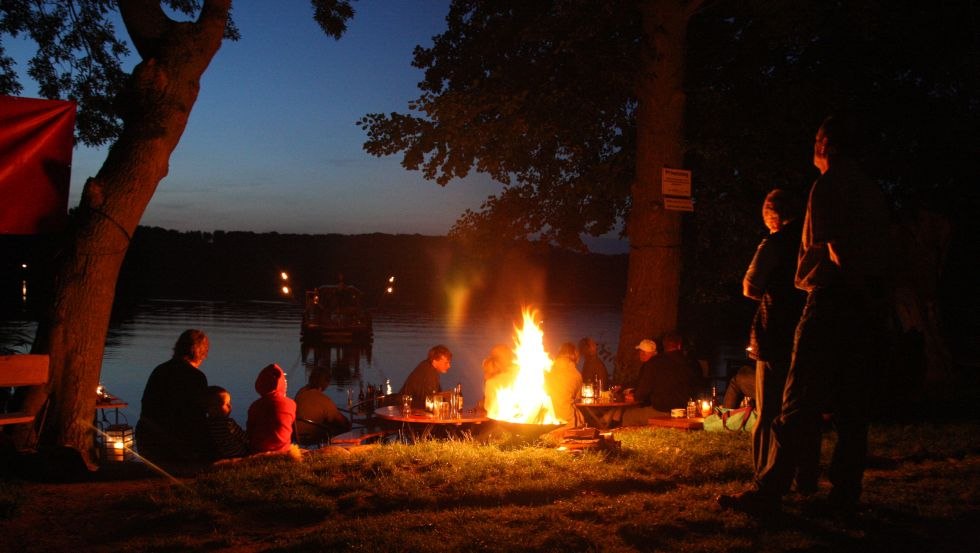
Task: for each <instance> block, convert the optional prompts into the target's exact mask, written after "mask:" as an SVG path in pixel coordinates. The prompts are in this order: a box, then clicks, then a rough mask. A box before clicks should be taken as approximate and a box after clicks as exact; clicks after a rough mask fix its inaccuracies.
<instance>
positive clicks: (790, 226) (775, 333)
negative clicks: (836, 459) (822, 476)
mask: <svg viewBox="0 0 980 553" xmlns="http://www.w3.org/2000/svg"><path fill="white" fill-rule="evenodd" d="M762 221H763V223H765V225H766V228H768V229H769V236H767V237H765V238H763V239H762V242H760V243H759V247H758V248H757V249H756V251H755V257H753V258H752V262H751V263H750V264H749V268H748V270H747V271H746V273H745V278H744V279H743V280H742V292H743V294H744V295H745V297H747V298H752V299H754V300H757V301H758V302H759V306H758V308H757V309H756V311H755V318H753V320H752V328H751V330H750V332H749V346H748V348H746V350H747V351H748V355H749V357H751V358H752V359H754V360H755V375H754V376H755V391H754V393H753V394H752V395H753V397H754V398H755V405H756V410H757V411H758V414H759V419H758V421H757V422H756V425H755V428H753V429H752V460H753V462H754V467H755V474H756V476H757V477H758V476H759V475H761V473H762V469H764V468H765V466H766V464H767V462H768V459H769V448H770V447H771V444H772V422H773V421H774V420H775V419H776V417H778V416H779V413H780V411H781V408H782V403H783V388H784V386H785V385H786V374H787V373H788V372H789V365H790V359H791V358H792V353H793V331H794V330H795V329H796V324H797V323H798V322H799V320H800V312H801V311H803V300H804V297H805V296H804V294H803V293H802V292H801V291H800V290H798V289H796V287H795V286H794V280H795V275H796V255H797V251H798V250H799V248H800V236H801V233H802V231H803V221H802V220H801V219H800V205H799V202H798V201H797V199H796V197H795V196H794V195H793V194H791V193H789V192H787V191H785V190H780V189H778V188H777V189H775V190H773V191H772V192H770V193H769V194H768V195H767V196H766V199H765V201H764V202H763V204H762ZM725 397H726V399H727V398H728V393H727V391H726V393H725ZM817 445H818V446H819V442H817ZM817 453H818V454H819V451H818V452H817ZM813 469H815V467H811V468H810V469H809V470H808V471H804V474H801V475H800V476H799V477H798V478H797V483H796V484H797V486H796V487H797V490H798V491H802V492H804V493H812V492H813V491H816V485H817V482H816V478H817V475H816V473H815V470H813Z"/></svg>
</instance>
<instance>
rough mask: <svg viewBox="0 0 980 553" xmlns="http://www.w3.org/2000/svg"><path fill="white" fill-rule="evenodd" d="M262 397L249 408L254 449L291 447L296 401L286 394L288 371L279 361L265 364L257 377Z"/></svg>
mask: <svg viewBox="0 0 980 553" xmlns="http://www.w3.org/2000/svg"><path fill="white" fill-rule="evenodd" d="M255 391H256V392H258V393H259V395H260V396H261V397H259V399H257V400H255V401H254V402H253V403H252V405H251V406H249V408H248V422H247V423H246V433H247V434H248V445H249V450H250V451H251V452H253V453H262V452H276V451H286V450H288V449H289V447H290V444H291V443H292V442H291V439H292V434H293V423H294V422H295V420H296V402H294V401H293V400H292V399H290V398H288V397H286V375H285V373H283V371H282V368H280V367H279V365H276V364H274V363H273V364H272V365H268V366H266V367H265V368H263V369H262V370H261V371H260V372H259V376H258V378H256V379H255Z"/></svg>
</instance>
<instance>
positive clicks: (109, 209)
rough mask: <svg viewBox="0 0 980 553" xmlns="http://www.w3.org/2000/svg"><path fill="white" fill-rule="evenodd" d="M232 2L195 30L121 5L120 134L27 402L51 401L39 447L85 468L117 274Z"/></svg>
mask: <svg viewBox="0 0 980 553" xmlns="http://www.w3.org/2000/svg"><path fill="white" fill-rule="evenodd" d="M230 3H231V2H230V0H208V1H207V2H205V4H204V6H203V8H202V11H201V15H200V17H199V18H198V20H197V21H196V22H181V23H178V22H175V21H172V20H170V19H169V18H168V17H167V16H166V15H165V14H164V12H163V11H162V10H161V8H160V3H159V2H151V1H147V0H129V1H127V2H121V3H120V10H121V13H122V16H123V21H124V23H125V24H126V28H127V30H128V31H129V34H130V37H131V39H132V42H133V44H134V45H135V46H136V49H137V50H138V51H139V54H140V57H141V58H142V61H141V62H140V63H139V64H138V65H137V66H136V68H135V69H134V70H133V75H132V77H131V79H130V84H129V88H128V89H127V90H126V91H125V92H124V93H123V97H122V98H120V100H121V102H120V103H121V105H124V106H126V107H125V110H126V112H125V114H124V115H123V131H122V133H121V135H120V137H119V139H118V140H117V141H116V143H115V144H113V146H112V148H110V150H109V154H108V157H107V158H106V161H105V163H104V164H103V165H102V168H101V169H100V170H99V173H98V175H96V177H95V178H92V179H89V181H88V182H87V183H86V185H85V189H84V191H83V194H82V201H81V204H80V206H79V208H80V209H79V212H78V214H77V216H76V217H75V219H74V221H73V222H72V225H71V227H70V229H69V230H70V232H71V234H69V235H68V236H67V237H66V242H67V244H66V246H65V247H64V249H63V251H62V252H61V255H60V258H59V260H58V263H59V264H58V269H57V273H56V275H55V285H54V292H53V302H52V307H51V310H50V312H49V313H48V316H47V317H46V320H45V321H43V322H42V325H41V326H40V328H39V329H38V339H37V341H36V343H35V347H34V348H33V349H34V351H35V352H46V353H48V354H49V355H50V356H51V378H50V382H49V384H48V386H47V389H46V390H40V391H38V392H36V393H33V394H32V395H30V396H28V398H27V408H30V409H37V408H38V407H40V406H41V405H42V404H43V403H44V401H45V400H48V399H49V401H50V403H49V408H48V409H49V410H48V416H47V419H46V423H45V426H44V428H43V430H42V434H41V442H40V444H41V445H42V446H56V445H59V446H68V447H71V448H74V449H77V450H78V451H79V452H80V453H81V454H82V456H83V458H84V459H85V461H86V462H87V463H88V464H89V465H90V466H92V465H93V462H92V461H93V456H92V453H93V430H94V429H93V425H92V421H93V419H94V415H95V399H96V397H95V389H96V386H97V385H98V383H99V373H100V372H101V368H102V355H103V351H104V346H105V338H106V333H107V331H108V326H109V315H110V312H111V308H112V302H113V297H114V294H115V286H116V280H117V278H118V276H119V268H120V266H121V265H122V261H123V258H124V257H125V255H126V250H127V249H128V247H129V241H130V238H131V237H132V234H133V232H134V231H135V229H136V227H137V225H138V224H139V221H140V218H141V217H142V215H143V212H144V210H145V209H146V206H147V204H148V203H149V202H150V198H152V197H153V193H154V191H155V190H156V187H157V185H158V184H159V183H160V181H161V180H162V179H163V178H164V177H165V176H166V175H167V171H168V165H169V160H170V154H171V153H172V152H173V150H174V148H175V147H176V146H177V143H178V141H179V140H180V137H181V135H182V134H183V132H184V128H185V127H186V125H187V119H188V117H189V115H190V111H191V107H192V106H193V105H194V102H195V101H196V99H197V94H198V90H199V84H200V78H201V75H202V74H203V73H204V71H205V69H207V66H208V64H209V63H210V62H211V59H212V58H213V57H214V54H215V53H216V52H217V51H218V48H219V46H220V45H221V39H222V36H223V33H224V29H225V25H226V22H227V19H228V9H229V6H230ZM108 384H109V386H110V388H111V383H108ZM129 399H130V400H131V401H133V400H135V399H136V398H129Z"/></svg>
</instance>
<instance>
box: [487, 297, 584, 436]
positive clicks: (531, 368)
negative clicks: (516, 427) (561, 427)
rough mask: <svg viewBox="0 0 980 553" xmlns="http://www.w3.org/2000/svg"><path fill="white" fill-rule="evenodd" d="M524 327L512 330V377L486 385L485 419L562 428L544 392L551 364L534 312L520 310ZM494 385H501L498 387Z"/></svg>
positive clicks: (542, 333) (494, 380)
mask: <svg viewBox="0 0 980 553" xmlns="http://www.w3.org/2000/svg"><path fill="white" fill-rule="evenodd" d="M521 311H522V315H523V318H524V324H523V326H522V327H521V328H517V327H516V326H515V328H514V331H515V336H514V343H515V347H514V350H513V351H514V354H515V356H516V359H515V365H514V367H513V373H514V374H510V375H502V376H503V377H504V378H494V379H491V380H490V381H488V382H487V387H488V388H492V389H490V390H488V394H487V396H488V397H487V398H486V401H487V404H486V405H485V407H486V409H487V416H488V417H490V418H491V419H494V420H501V421H509V422H517V423H524V424H561V423H563V422H565V421H562V420H560V419H558V417H557V416H556V415H555V410H554V408H553V406H552V403H551V397H549V396H548V393H547V392H546V391H545V387H544V382H545V373H547V372H550V371H551V363H552V360H551V358H550V357H549V356H548V353H547V352H545V350H544V332H543V331H542V330H541V328H540V327H539V326H538V325H537V324H536V323H535V322H534V317H535V315H536V312H535V311H533V310H529V309H526V308H525V309H522V310H521ZM497 381H502V382H500V383H499V384H498V382H497Z"/></svg>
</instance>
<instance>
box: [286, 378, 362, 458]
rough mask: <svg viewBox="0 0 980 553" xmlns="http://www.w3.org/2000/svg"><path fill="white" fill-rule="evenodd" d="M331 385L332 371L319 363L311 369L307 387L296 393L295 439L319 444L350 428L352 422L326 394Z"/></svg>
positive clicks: (310, 443) (300, 441)
mask: <svg viewBox="0 0 980 553" xmlns="http://www.w3.org/2000/svg"><path fill="white" fill-rule="evenodd" d="M329 385H330V371H328V370H327V369H326V368H325V367H320V366H317V367H314V368H313V370H311V371H310V376H309V378H308V380H307V384H306V386H303V387H302V388H300V389H299V391H298V392H296V441H297V442H298V443H299V444H300V445H312V444H320V443H323V442H326V441H327V440H329V439H330V437H331V436H336V435H337V434H340V433H342V432H347V431H348V430H350V421H349V420H347V417H345V416H344V415H343V414H342V413H341V412H340V410H339V409H337V405H336V404H334V402H333V400H332V399H330V398H329V397H327V395H326V394H324V393H323V391H324V390H326V389H327V386H329ZM307 421H312V422H313V424H310V423H309V422H307Z"/></svg>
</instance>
